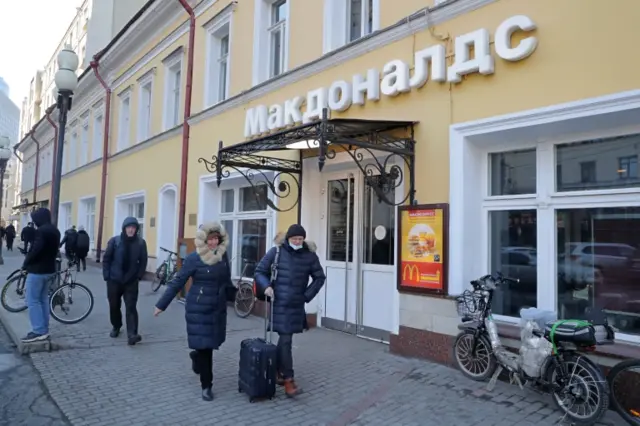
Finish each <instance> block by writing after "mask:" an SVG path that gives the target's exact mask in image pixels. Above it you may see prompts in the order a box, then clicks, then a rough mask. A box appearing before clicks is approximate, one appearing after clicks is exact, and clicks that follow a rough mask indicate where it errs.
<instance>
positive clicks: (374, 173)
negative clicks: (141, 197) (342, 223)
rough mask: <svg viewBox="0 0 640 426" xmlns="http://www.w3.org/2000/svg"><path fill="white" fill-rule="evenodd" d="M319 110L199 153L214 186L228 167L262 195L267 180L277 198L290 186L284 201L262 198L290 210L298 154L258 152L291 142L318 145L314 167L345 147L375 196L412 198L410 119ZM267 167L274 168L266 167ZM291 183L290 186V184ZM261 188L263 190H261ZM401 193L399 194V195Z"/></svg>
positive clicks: (403, 200) (395, 202)
mask: <svg viewBox="0 0 640 426" xmlns="http://www.w3.org/2000/svg"><path fill="white" fill-rule="evenodd" d="M327 116H328V112H327V110H326V109H325V110H323V112H322V119H320V120H317V121H314V122H312V123H307V124H303V125H300V126H296V127H292V128H288V129H285V130H282V131H279V132H276V133H272V134H269V135H267V136H263V137H260V138H257V139H254V140H250V141H247V142H243V143H239V144H236V145H232V146H228V147H224V145H223V143H222V141H220V142H219V144H218V153H217V155H213V156H212V158H211V160H207V159H205V158H199V159H198V162H200V163H203V164H204V165H205V167H206V168H207V170H208V171H209V172H210V173H215V174H216V180H217V183H218V186H220V183H221V182H222V179H223V178H226V177H229V176H230V173H231V171H236V172H238V173H239V174H240V175H242V176H243V177H244V178H245V179H246V180H247V181H248V182H249V184H250V185H251V186H252V187H253V188H254V189H255V190H256V191H255V194H256V197H262V198H264V193H265V191H264V190H260V189H263V188H259V187H260V186H266V187H267V189H268V191H269V192H271V193H272V194H273V195H274V196H275V197H276V198H277V199H278V200H284V199H287V200H290V199H289V198H288V197H289V195H290V194H291V191H292V190H295V191H297V194H296V197H295V198H294V200H293V201H292V202H291V203H287V205H286V206H282V205H280V203H278V205H276V204H275V203H273V202H272V201H271V200H270V199H268V197H267V199H262V200H261V201H262V202H266V203H267V205H269V207H271V208H272V209H274V210H276V211H289V210H292V209H293V208H294V207H296V206H297V205H299V203H300V199H301V196H302V188H301V177H302V157H300V159H299V160H286V159H281V158H275V157H269V156H265V155H259V153H267V152H270V151H283V150H290V149H291V146H292V145H293V144H296V145H297V146H298V149H299V148H300V146H299V145H300V144H302V145H305V144H306V146H303V148H309V149H317V151H318V167H319V169H320V171H322V169H323V168H324V165H325V163H326V162H327V160H331V159H333V158H335V157H336V155H337V154H338V153H339V152H345V153H347V154H348V155H349V156H350V157H351V158H352V159H353V161H354V163H355V164H356V165H357V166H358V168H359V169H360V171H361V172H362V174H363V175H364V178H365V182H366V184H367V185H369V186H370V187H371V188H372V190H373V191H374V192H375V194H376V195H377V196H378V198H379V199H380V200H381V201H383V202H385V203H387V204H389V205H401V204H404V203H406V202H407V201H409V202H410V203H411V204H413V202H414V198H415V174H414V171H415V170H414V169H415V155H414V153H415V149H414V148H415V140H414V131H413V126H414V124H415V123H414V122H411V121H384V120H359V119H342V118H338V119H328V117H327ZM267 171H271V172H273V173H269V174H267V173H265V172H267ZM405 173H408V175H409V176H408V185H406V186H405V194H403V195H404V196H403V197H396V196H395V189H396V188H398V187H399V186H400V185H401V184H402V183H403V182H404V181H405ZM294 185H295V188H293V186H294ZM260 194H262V195H260ZM399 198H401V199H399Z"/></svg>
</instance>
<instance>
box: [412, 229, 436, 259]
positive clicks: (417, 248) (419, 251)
mask: <svg viewBox="0 0 640 426" xmlns="http://www.w3.org/2000/svg"><path fill="white" fill-rule="evenodd" d="M407 248H408V249H409V253H411V255H412V256H413V257H418V258H420V257H425V256H428V255H429V254H431V253H434V252H435V248H436V233H435V232H434V231H433V229H432V228H431V227H430V226H429V225H427V224H424V223H419V224H417V225H414V226H413V228H411V230H410V231H409V238H408V239H407Z"/></svg>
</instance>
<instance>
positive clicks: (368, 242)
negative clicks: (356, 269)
mask: <svg viewBox="0 0 640 426" xmlns="http://www.w3.org/2000/svg"><path fill="white" fill-rule="evenodd" d="M369 182H371V183H373V184H377V181H376V180H375V179H370V180H369ZM384 195H385V197H386V198H387V199H388V200H395V188H388V189H386V190H385V192H384ZM395 218H396V215H395V206H392V205H389V204H387V203H385V202H384V201H383V200H382V199H381V198H380V197H378V195H377V194H376V191H375V190H374V188H373V187H372V186H371V185H369V184H365V191H364V235H363V237H364V263H368V264H373V265H393V264H394V263H395V262H394V258H393V256H394V250H393V247H394V244H393V241H394V240H393V237H394V235H395V222H396V219H395Z"/></svg>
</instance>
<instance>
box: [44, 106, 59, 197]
mask: <svg viewBox="0 0 640 426" xmlns="http://www.w3.org/2000/svg"><path fill="white" fill-rule="evenodd" d="M55 108H56V106H55V105H51V106H50V107H49V108H47V110H46V111H45V114H46V115H45V117H47V121H48V122H49V124H51V126H52V127H53V132H54V136H53V152H54V153H56V152H58V125H57V124H56V123H55V122H54V121H53V120H52V119H51V113H52V112H53V110H54V109H55ZM55 178H56V162H55V161H53V167H51V196H50V197H49V199H50V200H53V180H54V179H55Z"/></svg>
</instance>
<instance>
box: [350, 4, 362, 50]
mask: <svg viewBox="0 0 640 426" xmlns="http://www.w3.org/2000/svg"><path fill="white" fill-rule="evenodd" d="M350 2H351V3H350V14H349V41H354V40H357V39H359V38H360V37H362V0H350Z"/></svg>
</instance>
